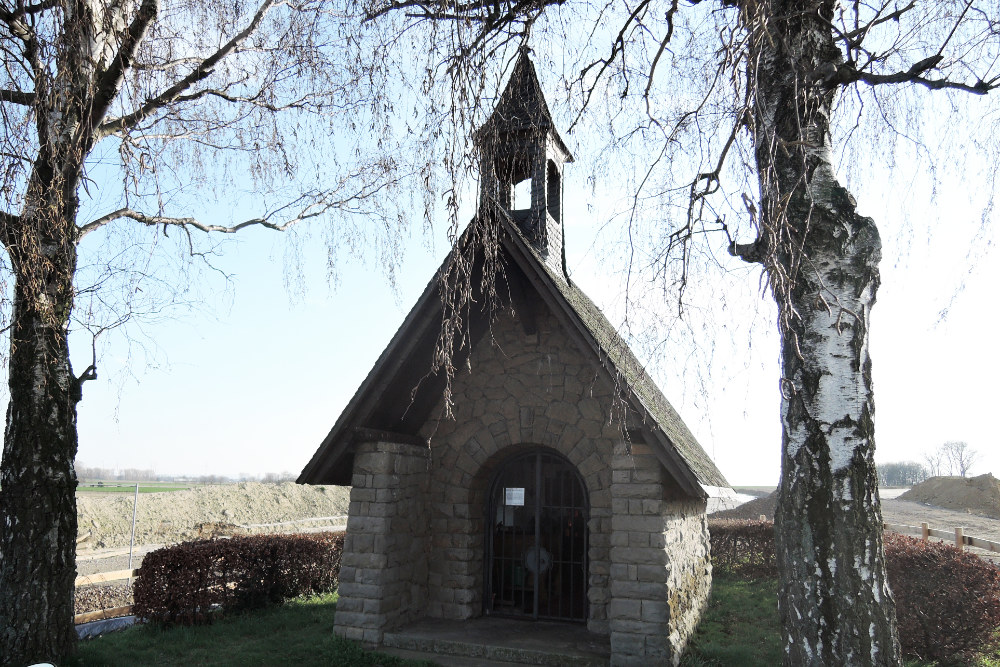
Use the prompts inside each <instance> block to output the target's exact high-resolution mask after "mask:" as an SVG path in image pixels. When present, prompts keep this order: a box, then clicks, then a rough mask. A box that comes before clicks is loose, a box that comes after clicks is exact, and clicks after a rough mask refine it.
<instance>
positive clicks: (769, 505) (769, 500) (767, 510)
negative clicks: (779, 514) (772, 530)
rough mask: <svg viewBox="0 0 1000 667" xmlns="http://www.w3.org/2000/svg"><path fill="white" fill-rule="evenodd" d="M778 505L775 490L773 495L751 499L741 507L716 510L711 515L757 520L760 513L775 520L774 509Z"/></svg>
mask: <svg viewBox="0 0 1000 667" xmlns="http://www.w3.org/2000/svg"><path fill="white" fill-rule="evenodd" d="M777 506H778V492H777V491H775V492H774V493H772V494H771V495H768V496H764V497H763V498H757V499H756V500H751V501H750V502H747V503H743V504H742V505H740V506H739V507H734V508H733V509H731V510H723V511H721V512H715V513H713V514H710V515H709V517H711V518H712V519H739V520H754V521H756V520H757V519H759V518H760V515H761V514H763V515H765V516H766V517H767V520H768V521H774V510H775V508H776V507H777Z"/></svg>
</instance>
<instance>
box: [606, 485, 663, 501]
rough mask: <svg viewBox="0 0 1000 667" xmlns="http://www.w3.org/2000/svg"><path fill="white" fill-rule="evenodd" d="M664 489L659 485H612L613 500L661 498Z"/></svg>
mask: <svg viewBox="0 0 1000 667" xmlns="http://www.w3.org/2000/svg"><path fill="white" fill-rule="evenodd" d="M661 492H662V487H661V486H660V485H659V484H612V485H611V496H612V498H616V499H617V498H640V499H642V498H659V497H660V493H661Z"/></svg>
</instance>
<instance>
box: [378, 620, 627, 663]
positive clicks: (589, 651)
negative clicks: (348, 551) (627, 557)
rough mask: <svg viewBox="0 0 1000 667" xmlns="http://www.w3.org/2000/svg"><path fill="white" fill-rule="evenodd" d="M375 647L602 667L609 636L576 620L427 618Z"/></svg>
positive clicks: (438, 657) (473, 659)
mask: <svg viewBox="0 0 1000 667" xmlns="http://www.w3.org/2000/svg"><path fill="white" fill-rule="evenodd" d="M380 650H382V651H385V652H387V653H391V654H395V655H403V656H405V657H410V658H414V657H419V658H422V659H426V660H431V661H433V662H436V663H437V664H440V665H445V666H450V665H463V666H468V667H493V666H496V667H500V666H503V665H550V666H553V665H555V666H561V665H574V666H576V665H583V666H584V667H606V665H608V663H609V662H610V660H611V639H610V637H609V636H608V635H598V634H594V633H592V632H589V631H588V630H587V627H586V626H585V625H582V624H579V623H563V622H558V621H531V620H520V619H513V618H497V617H492V616H483V617H481V618H471V619H468V620H465V621H454V620H447V619H436V618H428V619H423V620H420V621H417V622H415V623H412V624H410V625H407V626H404V627H402V628H400V629H398V630H396V631H394V632H387V633H385V637H384V639H383V646H382V647H380Z"/></svg>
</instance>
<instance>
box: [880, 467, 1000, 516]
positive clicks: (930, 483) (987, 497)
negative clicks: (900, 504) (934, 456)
mask: <svg viewBox="0 0 1000 667" xmlns="http://www.w3.org/2000/svg"><path fill="white" fill-rule="evenodd" d="M899 499H900V500H909V501H911V502H918V503H924V504H926V505H934V506H935V507H943V508H945V509H949V510H960V511H965V512H969V513H971V514H978V515H980V516H988V517H990V518H992V519H1000V481H998V480H997V479H996V478H995V477H994V476H993V475H991V474H990V473H986V474H985V475H980V476H979V477H931V478H930V479H928V480H925V481H923V482H921V483H920V484H917V485H916V486H914V487H913V488H912V489H910V490H909V491H907V492H906V493H904V494H903V495H901V496H899Z"/></svg>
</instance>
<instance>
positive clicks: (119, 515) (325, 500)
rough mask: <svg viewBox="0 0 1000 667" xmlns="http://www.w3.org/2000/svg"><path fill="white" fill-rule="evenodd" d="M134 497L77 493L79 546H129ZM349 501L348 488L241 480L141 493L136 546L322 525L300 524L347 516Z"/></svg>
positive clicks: (116, 494) (137, 513) (136, 527)
mask: <svg viewBox="0 0 1000 667" xmlns="http://www.w3.org/2000/svg"><path fill="white" fill-rule="evenodd" d="M132 499H133V496H132V495H131V494H118V493H115V494H107V495H105V494H97V493H81V494H78V495H77V520H78V526H79V527H78V531H79V533H78V534H79V538H80V539H82V540H83V541H82V542H81V544H80V548H81V549H87V548H98V549H103V548H109V547H127V546H128V544H129V536H130V534H131V529H132ZM349 502H350V488H348V487H344V486H309V485H302V484H295V483H293V482H286V483H283V484H262V483H259V482H241V483H239V484H223V485H218V486H200V487H196V488H194V489H191V490H188V491H173V492H169V493H140V494H139V504H138V509H137V511H136V525H135V535H136V543H137V544H169V543H173V542H180V541H183V540H190V539H196V538H199V537H211V536H213V535H220V534H222V535H232V534H239V533H256V532H285V531H283V530H280V528H281V527H263V526H260V525H259V524H272V523H283V522H293V523H291V524H290V525H289V526H287V528H288V529H293V530H305V529H309V528H313V527H319V526H321V525H323V523H322V522H315V523H314V524H311V523H310V522H301V521H299V520H301V519H307V518H315V517H337V516H344V515H346V514H347V506H348V504H349ZM327 523H330V522H327Z"/></svg>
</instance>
